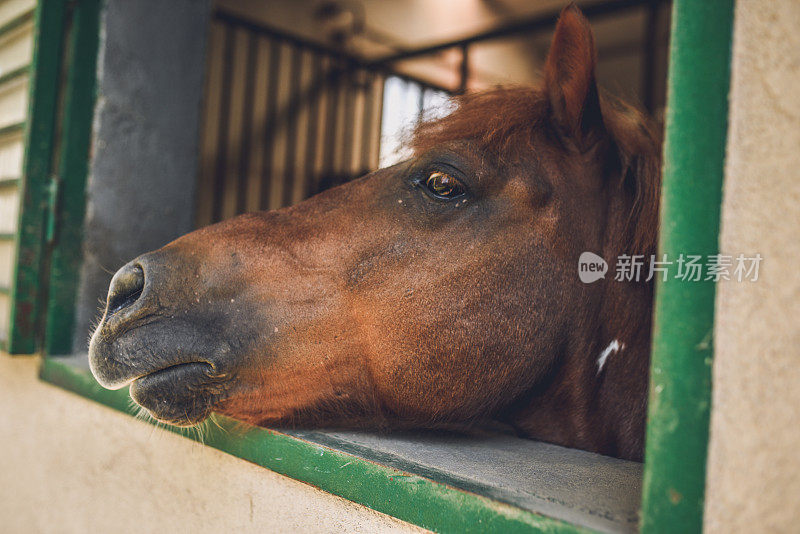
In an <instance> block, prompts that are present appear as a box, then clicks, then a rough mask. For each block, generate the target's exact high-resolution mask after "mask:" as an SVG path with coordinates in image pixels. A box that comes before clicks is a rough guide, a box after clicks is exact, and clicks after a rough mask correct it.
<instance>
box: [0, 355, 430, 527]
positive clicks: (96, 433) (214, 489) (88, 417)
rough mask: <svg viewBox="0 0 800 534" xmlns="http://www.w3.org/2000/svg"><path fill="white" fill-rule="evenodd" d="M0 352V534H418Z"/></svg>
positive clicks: (34, 362)
mask: <svg viewBox="0 0 800 534" xmlns="http://www.w3.org/2000/svg"><path fill="white" fill-rule="evenodd" d="M38 366H39V359H38V358H37V357H34V356H24V357H9V356H8V355H7V354H3V353H0V429H2V430H1V431H0V531H2V532H3V533H4V534H16V533H20V534H23V533H24V534H31V533H38V532H58V533H60V534H69V533H75V534H84V533H86V532H119V533H125V532H131V533H135V534H141V533H144V532H175V533H180V532H194V533H204V532H241V533H247V532H259V533H264V532H270V533H271V532H310V533H316V532H319V533H322V532H353V533H367V534H373V533H375V534H382V533H390V532H392V533H397V532H399V533H411V532H423V530H422V529H419V528H417V527H415V526H412V525H409V524H407V523H404V522H402V521H399V520H397V519H394V518H391V517H389V516H386V515H384V514H380V513H378V512H375V511H373V510H370V509H368V508H366V507H364V506H361V505H358V504H354V503H351V502H349V501H347V500H345V499H342V498H340V497H336V496H333V495H330V494H328V493H325V492H322V491H320V490H318V489H316V488H314V487H312V486H309V485H307V484H303V483H302V482H297V481H295V480H292V479H289V478H286V477H284V476H281V475H278V474H276V473H273V472H272V471H269V470H267V469H264V468H261V467H258V466H256V465H253V464H251V463H248V462H246V461H244V460H240V459H238V458H234V457H233V456H229V455H227V454H225V453H223V452H220V451H218V450H216V449H212V448H211V447H204V446H201V445H200V444H198V443H196V442H194V441H191V440H189V439H186V438H183V437H181V436H178V435H175V434H173V433H171V432H167V431H164V430H161V429H156V428H155V427H153V426H152V425H150V424H148V423H144V422H141V421H138V420H136V419H134V418H132V417H130V416H128V415H125V414H122V413H120V412H116V411H114V410H112V409H110V408H106V407H104V406H102V405H99V404H97V403H95V402H93V401H90V400H88V399H85V398H83V397H79V396H77V395H74V394H72V393H68V392H66V391H64V390H61V389H59V388H57V387H55V386H51V385H49V384H46V383H44V382H40V381H39V379H38V378H37V372H38Z"/></svg>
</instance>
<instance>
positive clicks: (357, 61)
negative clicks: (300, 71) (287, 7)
mask: <svg viewBox="0 0 800 534" xmlns="http://www.w3.org/2000/svg"><path fill="white" fill-rule="evenodd" d="M640 1H641V0H640ZM212 16H213V17H214V18H216V19H217V20H219V21H221V22H224V23H226V24H230V25H235V26H239V27H241V28H245V29H247V30H249V31H253V32H257V33H259V34H261V35H264V36H266V37H269V38H270V39H275V40H278V41H282V42H285V43H287V44H291V45H294V46H297V47H300V48H302V49H305V50H308V51H311V52H315V53H317V54H321V55H326V56H330V57H332V58H335V59H339V60H341V61H343V62H345V63H349V64H350V65H351V67H352V68H355V67H359V68H368V69H369V70H379V71H385V72H386V73H387V74H393V75H395V76H400V77H401V78H405V79H408V80H411V81H413V82H416V83H418V84H420V85H424V86H425V87H430V88H431V89H437V90H439V91H446V92H448V93H449V92H451V91H452V90H451V89H450V88H448V87H444V86H442V85H439V84H437V83H435V82H432V81H430V80H425V79H423V78H418V77H416V76H413V75H409V74H399V73H397V72H394V71H393V70H391V69H390V68H389V67H388V66H387V65H383V64H381V62H372V61H365V60H364V59H362V58H360V57H358V56H354V55H352V54H348V53H346V52H343V51H341V50H335V49H331V48H329V47H326V46H324V45H321V44H319V43H315V42H314V41H310V40H307V39H303V38H302V37H298V36H296V35H293V34H291V33H288V32H285V31H282V30H279V29H277V28H273V27H271V26H267V25H265V24H261V23H255V22H253V21H252V20H248V19H244V18H241V17H239V16H238V15H236V14H234V13H230V12H228V11H225V10H223V9H219V8H218V9H215V10H214V12H213V14H212Z"/></svg>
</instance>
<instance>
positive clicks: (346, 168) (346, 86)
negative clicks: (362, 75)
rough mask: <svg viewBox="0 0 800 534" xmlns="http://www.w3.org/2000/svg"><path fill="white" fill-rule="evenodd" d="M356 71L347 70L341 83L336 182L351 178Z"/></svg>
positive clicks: (354, 133)
mask: <svg viewBox="0 0 800 534" xmlns="http://www.w3.org/2000/svg"><path fill="white" fill-rule="evenodd" d="M356 74H357V73H356V72H354V71H352V70H349V71H347V73H346V74H345V77H344V82H343V84H342V89H343V97H344V124H343V125H342V127H343V128H342V154H341V158H340V161H341V167H340V170H339V178H338V180H337V183H338V182H341V181H342V180H343V179H350V178H353V169H352V166H353V145H354V144H355V135H356V130H355V119H356V83H357V82H356Z"/></svg>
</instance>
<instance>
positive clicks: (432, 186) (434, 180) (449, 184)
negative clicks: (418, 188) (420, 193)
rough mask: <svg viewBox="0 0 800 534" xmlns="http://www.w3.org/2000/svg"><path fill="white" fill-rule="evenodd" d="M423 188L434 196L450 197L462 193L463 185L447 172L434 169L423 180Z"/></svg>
mask: <svg viewBox="0 0 800 534" xmlns="http://www.w3.org/2000/svg"><path fill="white" fill-rule="evenodd" d="M425 188H426V189H427V190H428V192H429V193H430V194H431V195H433V196H434V197H436V198H441V199H451V198H456V197H460V196H461V195H463V194H464V186H463V185H462V184H461V182H459V181H458V180H457V179H456V178H453V177H452V176H450V175H449V174H446V173H443V172H440V171H434V172H432V173H430V174H429V175H428V178H427V179H426V180H425Z"/></svg>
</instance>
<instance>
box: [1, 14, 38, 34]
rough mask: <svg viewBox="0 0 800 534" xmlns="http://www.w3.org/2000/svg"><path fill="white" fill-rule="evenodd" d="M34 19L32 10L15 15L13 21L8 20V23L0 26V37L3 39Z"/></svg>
mask: <svg viewBox="0 0 800 534" xmlns="http://www.w3.org/2000/svg"><path fill="white" fill-rule="evenodd" d="M34 18H35V10H33V9H31V10H29V11H26V12H24V13H22V14H20V15H17V16H16V17H14V18H13V19H11V20H9V21H8V22H6V23H5V24H3V25H2V26H0V37H3V36H4V35H7V34H9V33H11V32H13V31H14V30H16V29H17V28H19V27H20V26H23V25H25V24H27V23H28V22H30V21H31V20H33V19H34Z"/></svg>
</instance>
